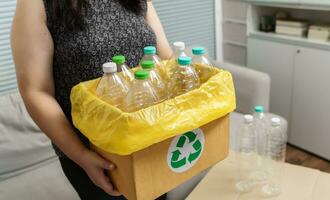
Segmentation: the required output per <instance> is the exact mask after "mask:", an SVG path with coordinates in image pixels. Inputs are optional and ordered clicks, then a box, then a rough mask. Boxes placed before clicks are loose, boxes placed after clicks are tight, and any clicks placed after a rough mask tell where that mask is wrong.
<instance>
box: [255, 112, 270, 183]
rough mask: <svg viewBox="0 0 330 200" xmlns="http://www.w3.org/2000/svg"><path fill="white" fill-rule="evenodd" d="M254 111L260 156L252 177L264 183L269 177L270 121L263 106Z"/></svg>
mask: <svg viewBox="0 0 330 200" xmlns="http://www.w3.org/2000/svg"><path fill="white" fill-rule="evenodd" d="M254 111H255V113H254V129H255V132H256V136H257V152H258V155H259V156H258V160H257V163H256V170H255V171H254V172H253V173H252V177H253V179H254V180H255V181H256V182H259V183H264V182H265V181H266V180H267V178H268V173H267V162H266V150H267V149H266V148H267V128H268V123H267V118H266V116H265V113H264V107H263V106H256V107H255V109H254Z"/></svg>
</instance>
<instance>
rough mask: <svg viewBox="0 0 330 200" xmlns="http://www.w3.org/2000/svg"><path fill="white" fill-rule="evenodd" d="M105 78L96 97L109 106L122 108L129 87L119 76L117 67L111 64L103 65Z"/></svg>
mask: <svg viewBox="0 0 330 200" xmlns="http://www.w3.org/2000/svg"><path fill="white" fill-rule="evenodd" d="M103 73H104V74H103V77H102V78H101V80H100V82H99V84H98V86H97V88H96V95H97V96H98V97H99V98H101V99H102V100H104V101H106V102H108V103H109V104H111V105H113V106H116V107H118V108H120V109H121V108H122V104H123V100H124V98H125V97H126V95H127V92H128V86H127V83H126V81H125V80H124V79H122V78H121V77H120V76H118V74H117V65H116V64H115V63H112V62H109V63H105V64H103Z"/></svg>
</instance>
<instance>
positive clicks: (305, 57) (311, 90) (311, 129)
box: [248, 38, 330, 159]
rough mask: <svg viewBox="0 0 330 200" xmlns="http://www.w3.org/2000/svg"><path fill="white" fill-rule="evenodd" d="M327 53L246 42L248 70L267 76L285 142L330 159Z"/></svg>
mask: <svg viewBox="0 0 330 200" xmlns="http://www.w3.org/2000/svg"><path fill="white" fill-rule="evenodd" d="M329 55H330V51H328V50H321V49H316V48H312V47H311V48H309V47H308V48H307V47H300V46H299V45H292V44H288V43H285V42H279V41H267V40H264V39H258V38H248V67H250V68H253V69H257V70H260V71H264V72H266V73H268V74H269V75H270V76H271V79H272V84H271V100H270V109H271V112H274V113H276V114H280V115H282V116H283V117H285V118H286V119H288V121H289V125H290V128H289V131H290V132H289V142H290V143H292V144H294V145H296V146H299V147H301V148H303V149H306V150H308V151H311V152H313V153H315V154H317V155H320V156H322V157H325V158H327V159H330V145H329V142H330V117H329V116H330V89H329V88H330V56H329Z"/></svg>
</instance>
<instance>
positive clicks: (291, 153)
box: [286, 145, 330, 173]
mask: <svg viewBox="0 0 330 200" xmlns="http://www.w3.org/2000/svg"><path fill="white" fill-rule="evenodd" d="M286 152H287V153H286V162H288V163H291V164H294V165H301V166H305V167H309V168H314V169H319V170H321V171H323V172H327V173H330V162H329V161H327V160H323V159H321V158H318V157H317V156H314V155H312V154H309V153H307V152H305V151H302V150H300V149H297V148H295V147H293V146H291V145H288V146H287V151H286Z"/></svg>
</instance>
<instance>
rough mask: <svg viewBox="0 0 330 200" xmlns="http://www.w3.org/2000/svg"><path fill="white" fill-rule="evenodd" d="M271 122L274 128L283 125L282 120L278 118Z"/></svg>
mask: <svg viewBox="0 0 330 200" xmlns="http://www.w3.org/2000/svg"><path fill="white" fill-rule="evenodd" d="M271 122H272V126H280V125H281V119H280V118H277V117H274V118H272V119H271Z"/></svg>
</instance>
